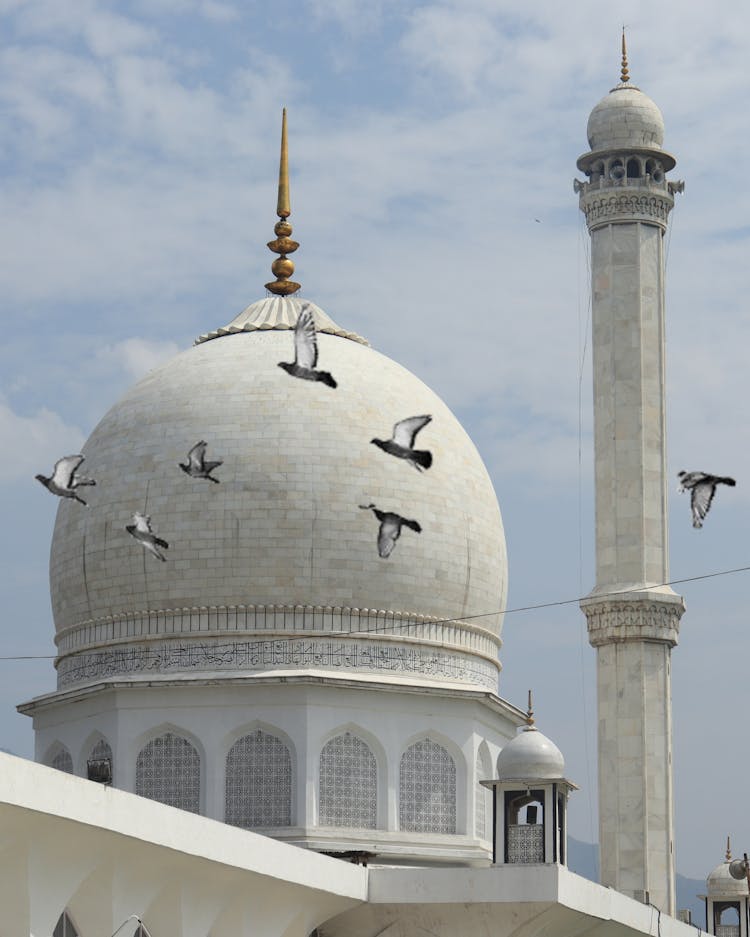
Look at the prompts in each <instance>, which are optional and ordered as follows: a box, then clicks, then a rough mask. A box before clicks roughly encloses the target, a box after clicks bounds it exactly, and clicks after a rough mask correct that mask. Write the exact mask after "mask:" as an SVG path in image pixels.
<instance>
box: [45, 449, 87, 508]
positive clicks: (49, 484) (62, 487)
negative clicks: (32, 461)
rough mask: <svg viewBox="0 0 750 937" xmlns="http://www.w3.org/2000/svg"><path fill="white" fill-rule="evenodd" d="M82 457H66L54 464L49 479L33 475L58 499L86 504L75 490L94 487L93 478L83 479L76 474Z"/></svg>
mask: <svg viewBox="0 0 750 937" xmlns="http://www.w3.org/2000/svg"><path fill="white" fill-rule="evenodd" d="M84 458H85V457H84V456H82V455H66V456H63V457H62V459H58V460H57V462H55V467H54V468H53V469H52V474H51V475H50V476H49V478H48V477H47V476H46V475H35V476H34V477H35V478H36V479H37V481H40V482H41V483H42V484H43V485H44V487H45V488H46V489H47V491H50V492H52V494H53V495H57V496H58V497H59V498H73V499H74V500H75V501H79V502H80V503H81V504H86V502H85V501H84V500H83V498H81V497H79V496H78V495H77V494H76V488H80V487H81V486H82V485H95V484H96V482H95V481H94V479H93V478H85V477H84V476H83V475H79V474H78V469H79V467H80V465H81V463H82V462H83V461H84Z"/></svg>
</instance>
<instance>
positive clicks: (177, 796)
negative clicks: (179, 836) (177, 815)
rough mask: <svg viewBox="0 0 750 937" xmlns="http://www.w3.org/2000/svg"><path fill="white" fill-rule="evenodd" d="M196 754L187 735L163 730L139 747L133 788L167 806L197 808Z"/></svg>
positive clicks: (198, 773)
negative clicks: (184, 737)
mask: <svg viewBox="0 0 750 937" xmlns="http://www.w3.org/2000/svg"><path fill="white" fill-rule="evenodd" d="M200 779H201V762H200V756H199V755H198V752H197V751H196V750H195V748H194V747H193V746H192V745H191V744H190V742H188V740H187V739H183V738H181V737H180V736H179V735H173V734H172V733H171V732H165V734H164V735H160V736H159V737H158V738H156V739H152V740H151V741H150V742H149V743H148V745H146V746H144V748H142V749H141V751H140V753H139V755H138V760H137V762H136V766H135V792H136V794H140V795H141V797H148V798H150V799H151V800H158V801H159V802H160V803H162V804H169V806H171V807H179V808H180V809H181V810H189V811H190V812H191V813H198V812H199V810H200V783H201V781H200Z"/></svg>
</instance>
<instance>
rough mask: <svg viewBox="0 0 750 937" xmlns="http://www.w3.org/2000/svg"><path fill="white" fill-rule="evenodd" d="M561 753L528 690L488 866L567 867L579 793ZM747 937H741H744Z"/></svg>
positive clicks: (501, 761)
mask: <svg viewBox="0 0 750 937" xmlns="http://www.w3.org/2000/svg"><path fill="white" fill-rule="evenodd" d="M564 774H565V759H564V758H563V756H562V752H561V751H560V749H559V748H558V747H557V746H556V745H555V744H554V743H553V742H551V741H550V740H549V739H548V738H547V737H546V736H545V735H542V733H541V732H540V731H539V730H538V729H537V728H536V726H535V725H534V712H533V709H532V700H531V691H529V708H528V712H527V715H526V725H525V726H524V727H523V729H522V730H521V731H520V732H519V733H518V735H517V736H516V737H515V738H514V739H512V740H511V741H510V742H508V744H507V745H506V746H505V747H504V748H503V750H502V751H501V752H500V754H499V755H498V759H497V778H496V779H495V780H493V781H483V782H482V783H483V784H484V785H485V787H489V788H490V789H491V790H492V792H493V817H494V822H493V829H494V836H493V863H494V864H495V865H515V864H520V863H527V864H531V863H534V864H538V863H544V864H548V863H557V864H559V865H566V863H567V849H566V839H567V827H566V814H567V804H568V796H569V794H570V792H571V791H573V790H578V787H577V786H576V785H575V784H573V782H572V781H568V780H567V779H566V778H565V777H564ZM743 937H746V935H743Z"/></svg>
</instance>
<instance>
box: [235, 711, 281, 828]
mask: <svg viewBox="0 0 750 937" xmlns="http://www.w3.org/2000/svg"><path fill="white" fill-rule="evenodd" d="M225 792H226V799H225V819H226V822H227V823H230V824H231V825H232V826H241V827H243V828H244V829H246V830H252V829H256V828H257V827H265V826H290V825H291V822H292V759H291V756H290V754H289V749H288V748H287V747H286V745H285V744H284V743H283V742H282V741H281V739H278V738H276V736H275V735H271V734H269V733H268V732H263V731H262V730H261V729H258V730H257V731H256V732H253V733H252V734H251V735H245V736H244V737H243V738H241V739H239V740H238V741H237V742H235V743H234V745H233V746H232V747H231V748H230V749H229V752H228V753H227V761H226V787H225Z"/></svg>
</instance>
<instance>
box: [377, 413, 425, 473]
mask: <svg viewBox="0 0 750 937" xmlns="http://www.w3.org/2000/svg"><path fill="white" fill-rule="evenodd" d="M431 419H432V417H431V416H410V417H408V418H407V419H405V420H401V422H400V423H396V425H395V426H394V427H393V436H392V438H391V439H371V440H370V442H371V443H374V444H375V445H376V446H378V447H379V448H380V449H382V450H383V452H388V453H390V454H391V455H395V456H396V458H397V459H406V461H407V462H410V463H411V464H412V465H413V466H414V468H415V469H416V470H417V471H418V472H421V471H422V469H428V468H429V467H430V466H431V465H432V453H431V452H429V451H428V450H427V449H415V448H414V440H415V439H416V438H417V433H418V432H419V431H420V430H421V429H422V428H423V427H425V426H427V424H428V423H429V422H430V420H431Z"/></svg>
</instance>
